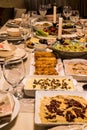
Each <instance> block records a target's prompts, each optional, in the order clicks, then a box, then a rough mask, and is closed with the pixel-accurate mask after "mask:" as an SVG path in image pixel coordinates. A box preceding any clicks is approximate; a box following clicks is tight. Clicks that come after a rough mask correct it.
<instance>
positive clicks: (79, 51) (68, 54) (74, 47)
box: [51, 38, 87, 58]
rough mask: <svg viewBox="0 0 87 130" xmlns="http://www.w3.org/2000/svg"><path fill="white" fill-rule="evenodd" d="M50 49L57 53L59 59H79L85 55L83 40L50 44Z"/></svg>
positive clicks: (64, 40)
mask: <svg viewBox="0 0 87 130" xmlns="http://www.w3.org/2000/svg"><path fill="white" fill-rule="evenodd" d="M51 48H52V49H53V50H54V51H56V52H58V53H59V55H60V57H65V58H81V57H83V56H85V55H86V53H87V45H86V42H85V40H84V41H82V38H81V39H79V40H78V39H63V40H61V41H56V42H55V43H53V44H52V46H51Z"/></svg>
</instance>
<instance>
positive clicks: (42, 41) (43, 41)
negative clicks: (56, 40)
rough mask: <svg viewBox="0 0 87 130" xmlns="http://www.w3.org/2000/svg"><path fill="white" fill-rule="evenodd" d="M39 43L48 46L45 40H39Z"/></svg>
mask: <svg viewBox="0 0 87 130" xmlns="http://www.w3.org/2000/svg"><path fill="white" fill-rule="evenodd" d="M39 42H40V43H42V44H48V42H47V40H46V39H40V40H39Z"/></svg>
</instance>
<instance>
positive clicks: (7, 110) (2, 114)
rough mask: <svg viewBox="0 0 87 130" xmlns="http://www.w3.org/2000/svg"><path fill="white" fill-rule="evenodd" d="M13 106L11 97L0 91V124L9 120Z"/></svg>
mask: <svg viewBox="0 0 87 130" xmlns="http://www.w3.org/2000/svg"><path fill="white" fill-rule="evenodd" d="M14 105H15V102H14V99H13V96H12V95H11V94H10V93H8V92H4V91H2V90H0V124H1V123H5V122H9V121H10V120H11V116H12V113H13V109H14Z"/></svg>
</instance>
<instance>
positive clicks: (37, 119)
mask: <svg viewBox="0 0 87 130" xmlns="http://www.w3.org/2000/svg"><path fill="white" fill-rule="evenodd" d="M58 95H59V96H60V97H61V96H63V97H67V96H75V98H77V97H78V98H83V99H85V100H86V103H87V94H86V92H80V93H79V92H78V91H77V92H76V91H36V99H35V124H37V125H44V126H54V125H61V124H62V125H64V124H65V125H71V124H73V125H75V124H85V123H82V122H81V121H76V122H74V121H71V122H69V121H63V120H62V121H58V122H56V121H53V122H51V119H50V121H48V122H47V123H46V122H43V121H41V118H40V114H42V115H44V113H43V112H42V113H40V112H41V107H40V105H41V101H43V99H46V98H47V100H46V101H45V102H44V101H43V104H46V102H48V98H51V97H55V96H58ZM80 102H81V101H80ZM47 105H48V103H47ZM43 110H44V107H43ZM60 119H61V118H59V120H60Z"/></svg>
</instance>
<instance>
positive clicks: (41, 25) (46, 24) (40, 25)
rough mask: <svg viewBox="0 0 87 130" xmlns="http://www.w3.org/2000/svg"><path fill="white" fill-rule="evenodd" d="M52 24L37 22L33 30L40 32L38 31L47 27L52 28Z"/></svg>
mask: <svg viewBox="0 0 87 130" xmlns="http://www.w3.org/2000/svg"><path fill="white" fill-rule="evenodd" d="M51 25H52V23H51V22H48V21H41V22H35V23H34V25H33V28H34V29H35V30H38V29H43V28H45V27H49V26H51Z"/></svg>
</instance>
